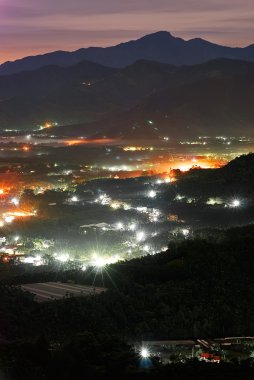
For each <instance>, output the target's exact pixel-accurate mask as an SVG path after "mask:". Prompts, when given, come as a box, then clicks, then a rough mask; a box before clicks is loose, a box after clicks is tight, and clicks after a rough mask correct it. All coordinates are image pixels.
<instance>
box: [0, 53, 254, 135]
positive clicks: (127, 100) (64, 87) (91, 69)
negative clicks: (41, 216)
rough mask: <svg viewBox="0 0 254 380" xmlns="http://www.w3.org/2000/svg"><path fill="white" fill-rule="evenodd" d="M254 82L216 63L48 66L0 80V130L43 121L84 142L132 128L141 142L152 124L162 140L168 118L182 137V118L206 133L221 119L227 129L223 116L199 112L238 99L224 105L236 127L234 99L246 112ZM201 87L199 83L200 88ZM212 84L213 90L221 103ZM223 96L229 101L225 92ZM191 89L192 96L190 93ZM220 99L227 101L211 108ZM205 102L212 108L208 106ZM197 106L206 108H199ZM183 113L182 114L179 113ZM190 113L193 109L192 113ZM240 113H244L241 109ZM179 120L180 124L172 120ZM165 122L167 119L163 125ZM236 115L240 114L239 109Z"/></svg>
mask: <svg viewBox="0 0 254 380" xmlns="http://www.w3.org/2000/svg"><path fill="white" fill-rule="evenodd" d="M235 77H237V78H239V80H238V82H239V86H240V85H241V84H242V85H241V91H243V93H242V94H241V93H239V89H240V87H239V86H238V88H237V89H236V91H234V87H232V83H233V82H232V81H233V78H235ZM253 78H254V62H247V61H236V60H229V59H218V60H214V61H210V62H207V63H203V64H199V65H194V66H173V65H168V64H163V63H158V62H152V61H145V60H140V61H137V62H135V63H134V64H132V65H130V66H128V67H125V68H122V69H115V68H110V67H106V66H102V65H99V64H95V63H91V62H88V61H83V62H80V63H78V64H76V65H73V66H70V67H59V66H47V67H43V68H40V69H37V70H34V71H27V72H22V73H17V74H13V75H7V76H0V130H1V129H2V130H3V129H34V127H36V125H38V124H43V123H45V122H46V121H57V122H58V124H60V125H63V126H66V127H64V128H63V130H62V129H61V128H58V129H57V131H54V132H56V133H58V132H59V133H61V131H62V132H64V134H65V133H66V134H67V135H71V134H72V133H73V134H75V133H81V135H83V133H84V134H85V135H87V133H86V132H87V131H91V132H92V134H95V133H97V132H100V131H104V130H105V129H107V130H108V131H109V130H112V135H114V134H115V135H116V136H119V135H123V136H124V135H126V133H127V134H129V132H131V135H133V133H132V130H131V129H129V127H130V126H131V127H132V126H133V123H134V124H135V123H137V124H139V125H140V126H141V130H139V128H135V129H134V130H133V131H134V135H141V134H142V128H143V127H142V126H144V124H145V121H146V120H149V118H151V119H154V120H155V121H156V122H157V123H158V125H159V127H160V129H161V130H160V133H162V132H163V130H164V132H163V133H166V130H167V126H168V125H169V118H170V117H172V123H171V125H175V127H176V128H177V129H178V127H179V132H180V131H181V130H183V129H182V127H181V125H182V124H179V122H180V121H181V120H183V117H184V116H185V117H187V119H186V122H188V123H189V124H190V125H194V124H195V125H194V126H193V128H194V127H196V126H198V125H199V126H201V127H202V125H203V127H204V128H205V127H206V126H209V129H210V128H211V123H215V122H216V124H218V122H219V118H220V117H222V119H221V120H222V122H223V121H225V115H226V112H224V113H223V114H222V113H219V112H216V110H215V111H214V112H213V113H212V114H210V117H209V114H207V116H206V115H205V114H204V115H203V116H202V115H201V114H202V112H203V113H204V110H205V109H206V108H207V109H208V107H210V108H211V110H212V107H215V105H216V107H217V108H218V109H219V110H221V111H222V110H223V109H222V107H223V104H224V105H226V103H225V102H226V100H227V99H228V97H229V96H230V97H231V98H230V99H233V96H234V97H235V101H234V103H232V105H231V104H228V105H227V106H228V110H229V116H228V117H229V123H230V125H235V124H236V123H238V119H239V118H238V114H237V110H238V106H237V104H238V103H237V99H238V100H239V105H243V101H242V100H241V99H245V100H244V101H245V103H246V106H247V105H248V104H250V103H252V95H251V92H248V91H251V89H249V86H250V84H251V82H252V80H253ZM200 82H204V84H203V86H202V88H201V87H200ZM213 83H214V86H217V91H218V95H217V94H216V88H215V87H214V86H213ZM234 83H236V81H234ZM244 86H246V89H245V87H244ZM227 88H228V95H227V94H226V92H225V91H226V90H227ZM191 89H192V92H193V94H194V95H195V96H192V95H191V93H189V92H190V90H191ZM198 89H200V90H199V93H198V92H197V90H198ZM203 92H204V95H203ZM231 92H232V93H231ZM188 93H189V95H188ZM223 93H225V100H223V99H220V101H218V102H216V99H217V98H218V99H219V98H220V97H221V96H222V94H223ZM209 94H210V98H211V99H213V102H210V98H209ZM172 99H173V100H174V102H173V103H172ZM195 100H196V103H195ZM183 101H185V102H186V104H184V103H183ZM204 101H205V102H206V104H204ZM199 103H200V104H204V106H203V107H200V106H199ZM209 103H211V104H210V106H209ZM181 104H182V105H181ZM181 107H184V108H183V109H185V110H186V111H185V112H181ZM190 107H193V112H192V113H191V112H190ZM252 109H253V110H254V108H253V107H252V105H251V104H250V107H249V108H246V115H244V118H243V120H246V117H247V118H249V119H248V120H249V122H251V120H253V119H254V117H253V116H251V115H252ZM194 110H195V114H194ZM243 111H244V108H242V109H241V112H243ZM176 112H178V117H177V119H175V116H174V115H173V113H174V114H175V115H176ZM233 114H234V115H235V117H234V118H233V117H232V120H231V119H230V115H233ZM163 115H167V118H165V117H164V116H163ZM170 115H171V116H170ZM216 115H217V117H216V119H215V116H216ZM240 115H242V113H240V108H239V116H240ZM194 116H195V117H194ZM179 120H180V121H179ZM249 122H248V125H249ZM77 124H83V127H82V125H81V127H80V128H77V127H76V125H77ZM84 124H86V126H84ZM243 125H246V123H245V122H244V123H243ZM252 125H253V123H252ZM67 126H68V127H67ZM125 129H126V133H125ZM171 129H172V127H171ZM194 130H195V128H194ZM188 131H192V129H188V130H187V132H188ZM147 132H148V131H146V133H147Z"/></svg>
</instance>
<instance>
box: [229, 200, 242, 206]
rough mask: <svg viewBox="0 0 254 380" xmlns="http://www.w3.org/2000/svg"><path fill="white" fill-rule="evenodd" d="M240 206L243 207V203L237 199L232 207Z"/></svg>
mask: <svg viewBox="0 0 254 380" xmlns="http://www.w3.org/2000/svg"><path fill="white" fill-rule="evenodd" d="M239 206H241V202H240V201H239V199H235V200H233V202H232V203H231V207H239Z"/></svg>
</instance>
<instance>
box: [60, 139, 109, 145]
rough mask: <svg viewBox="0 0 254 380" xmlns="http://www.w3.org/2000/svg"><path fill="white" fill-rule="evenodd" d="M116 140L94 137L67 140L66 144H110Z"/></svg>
mask: <svg viewBox="0 0 254 380" xmlns="http://www.w3.org/2000/svg"><path fill="white" fill-rule="evenodd" d="M113 141H115V140H114V139H94V140H81V139H80V140H66V141H65V145H67V146H73V145H84V144H108V143H111V142H113Z"/></svg>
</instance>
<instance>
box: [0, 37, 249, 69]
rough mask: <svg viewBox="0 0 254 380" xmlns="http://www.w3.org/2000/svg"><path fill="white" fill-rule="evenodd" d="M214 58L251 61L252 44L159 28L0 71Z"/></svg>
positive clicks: (190, 62) (182, 62)
mask: <svg viewBox="0 0 254 380" xmlns="http://www.w3.org/2000/svg"><path fill="white" fill-rule="evenodd" d="M216 58H230V59H240V60H248V61H253V60H254V44H253V45H250V46H247V47H245V48H232V47H227V46H221V45H218V44H214V43H211V42H209V41H206V40H203V39H201V38H194V39H191V40H189V41H185V40H183V39H182V38H178V37H174V36H173V35H172V34H171V33H169V32H166V31H160V32H156V33H153V34H149V35H147V36H144V37H142V38H140V39H137V40H135V41H129V42H125V43H121V44H119V45H116V46H111V47H106V48H101V47H89V48H82V49H79V50H77V51H74V52H67V51H55V52H51V53H47V54H43V55H37V56H31V57H25V58H22V59H19V60H17V61H14V62H5V63H3V64H2V65H0V75H9V74H14V73H17V72H21V71H29V70H35V69H38V68H40V67H44V66H48V65H57V66H62V67H66V66H72V65H75V64H77V63H79V62H81V61H84V60H88V61H91V62H95V63H99V64H101V65H105V66H110V67H115V68H121V67H125V66H128V65H131V64H132V63H134V62H135V61H137V60H140V59H145V60H151V61H157V62H162V63H168V64H173V65H195V64H198V63H203V62H207V61H209V60H213V59H216Z"/></svg>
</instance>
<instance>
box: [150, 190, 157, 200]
mask: <svg viewBox="0 0 254 380" xmlns="http://www.w3.org/2000/svg"><path fill="white" fill-rule="evenodd" d="M148 196H149V198H155V197H156V191H154V190H150V191H149V193H148Z"/></svg>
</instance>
